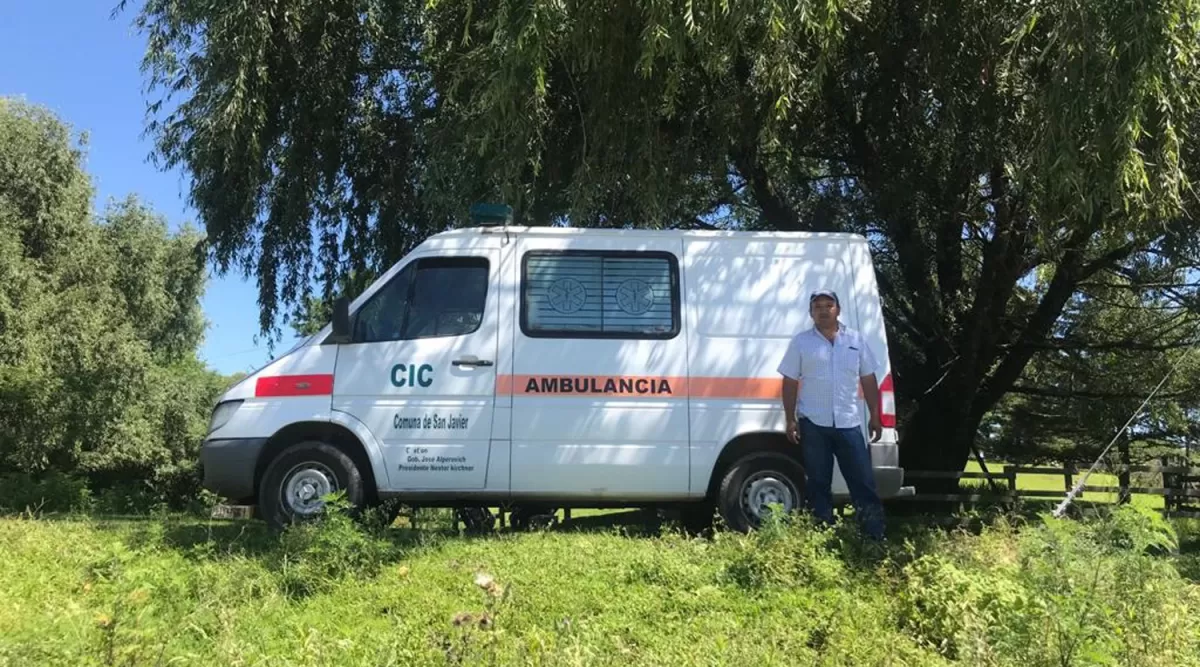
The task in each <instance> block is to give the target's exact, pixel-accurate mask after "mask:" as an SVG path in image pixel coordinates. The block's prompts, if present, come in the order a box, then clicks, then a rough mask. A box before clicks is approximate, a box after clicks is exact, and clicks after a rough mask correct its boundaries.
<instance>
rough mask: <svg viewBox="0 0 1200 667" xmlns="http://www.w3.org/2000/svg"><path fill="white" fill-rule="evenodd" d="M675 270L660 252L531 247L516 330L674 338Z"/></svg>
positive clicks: (580, 335)
mask: <svg viewBox="0 0 1200 667" xmlns="http://www.w3.org/2000/svg"><path fill="white" fill-rule="evenodd" d="M678 276H679V271H678V264H677V262H676V260H675V257H674V256H673V255H671V254H669V253H663V252H612V251H586V250H581V251H558V252H546V251H536V252H530V253H527V254H526V255H525V258H524V263H523V269H522V289H521V330H522V331H523V332H524V333H525V334H526V335H527V336H534V337H554V338H673V337H674V336H675V335H676V334H678V333H679V319H680V318H679V278H678Z"/></svg>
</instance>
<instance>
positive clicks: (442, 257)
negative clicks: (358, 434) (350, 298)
mask: <svg viewBox="0 0 1200 667" xmlns="http://www.w3.org/2000/svg"><path fill="white" fill-rule="evenodd" d="M500 274H501V267H500V252H499V251H498V250H496V249H494V248H488V247H471V246H469V245H468V246H466V247H461V248H455V247H445V248H439V249H437V250H435V251H429V252H426V253H424V254H418V255H414V256H413V257H411V258H409V260H408V261H407V263H406V264H405V265H404V266H403V267H402V268H400V270H399V271H397V272H396V273H395V274H394V275H393V276H392V278H391V279H390V280H389V281H388V282H387V283H386V284H384V285H382V286H381V287H380V288H379V289H378V290H377V291H376V292H375V293H374V294H373V295H372V296H371V297H370V298H369V299H368V300H367V301H366V302H365V303H364V304H363V306H362V307H361V308H359V309H358V310H357V311H356V313H355V315H354V317H353V335H354V342H353V343H351V344H347V345H342V346H341V349H340V350H339V353H338V360H337V372H336V375H335V380H334V396H333V407H334V409H335V410H341V411H344V412H347V413H349V414H350V415H352V416H354V417H355V418H357V419H358V420H360V421H362V422H363V423H364V424H366V425H367V427H368V428H369V429H370V430H371V432H372V433H373V434H374V436H375V437H376V439H377V440H378V441H379V442H380V443H382V447H383V450H384V459H385V460H386V462H387V469H388V481H389V482H390V484H389V485H390V487H391V488H392V489H395V490H455V489H463V490H470V489H482V488H483V487H484V485H485V484H486V481H487V479H486V477H487V468H488V457H489V454H490V440H491V432H492V419H493V414H494V411H495V389H496V360H497V354H498V350H497V346H498V332H499V327H500V319H501V318H500V312H499V306H498V302H499V300H500V291H501V290H500V289H499V284H500V280H499V276H500Z"/></svg>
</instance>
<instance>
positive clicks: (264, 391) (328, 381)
mask: <svg viewBox="0 0 1200 667" xmlns="http://www.w3.org/2000/svg"><path fill="white" fill-rule="evenodd" d="M332 394H333V376H332V375H277V376H275V377H262V378H258V382H257V383H256V384H255V385H254V395H255V396H256V397H259V398H264V397H277V396H330V395H332Z"/></svg>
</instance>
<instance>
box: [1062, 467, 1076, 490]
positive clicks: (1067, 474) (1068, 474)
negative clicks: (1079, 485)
mask: <svg viewBox="0 0 1200 667" xmlns="http://www.w3.org/2000/svg"><path fill="white" fill-rule="evenodd" d="M1074 476H1075V464H1074V463H1067V464H1066V465H1064V466H1063V483H1064V484H1066V485H1067V487H1066V489H1065V491H1066V492H1067V493H1070V492H1071V478H1073V477H1074Z"/></svg>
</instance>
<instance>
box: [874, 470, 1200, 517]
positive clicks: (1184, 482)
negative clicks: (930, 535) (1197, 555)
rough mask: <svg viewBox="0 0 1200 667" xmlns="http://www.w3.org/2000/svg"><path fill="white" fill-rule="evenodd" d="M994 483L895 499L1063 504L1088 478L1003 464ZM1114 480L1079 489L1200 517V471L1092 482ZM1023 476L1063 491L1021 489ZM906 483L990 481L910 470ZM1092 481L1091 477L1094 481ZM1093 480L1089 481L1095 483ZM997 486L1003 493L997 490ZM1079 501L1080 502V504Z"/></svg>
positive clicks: (1124, 473) (1120, 473)
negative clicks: (1154, 500) (1159, 501)
mask: <svg viewBox="0 0 1200 667" xmlns="http://www.w3.org/2000/svg"><path fill="white" fill-rule="evenodd" d="M988 470H989V472H990V473H991V475H990V477H991V480H992V483H989V484H984V485H982V486H980V487H979V488H978V489H977V490H976V489H975V488H971V489H961V487H960V489H961V491H960V492H959V493H917V494H916V495H912V496H902V497H899V498H896V499H895V500H898V501H907V502H933V503H965V504H972V503H980V502H997V501H1001V502H1003V501H1011V500H1014V499H1017V498H1040V499H1061V498H1063V497H1065V496H1066V494H1067V493H1068V492H1070V491H1071V490H1072V489H1073V488H1075V485H1076V484H1077V483H1078V480H1079V478H1080V477H1081V476H1082V475H1084V474H1086V473H1087V470H1088V469H1087V468H1079V467H1077V466H1075V465H1073V464H1069V463H1068V464H1066V465H1064V466H1061V467H1048V466H1022V465H1007V464H1002V465H998V466H996V467H991V466H989V467H988ZM1105 473H1107V474H1109V475H1115V476H1116V477H1117V480H1118V483H1117V485H1116V486H1113V485H1111V484H1091V483H1089V484H1086V485H1084V486H1083V487H1082V488H1081V489H1080V493H1081V496H1082V495H1083V494H1087V493H1115V494H1117V502H1118V503H1124V502H1129V501H1130V499H1131V497H1132V496H1133V495H1135V494H1137V495H1153V496H1162V498H1163V512H1164V513H1165V514H1166V515H1167V516H1174V517H1189V518H1200V468H1195V467H1190V466H1182V465H1170V464H1167V463H1161V464H1150V465H1127V464H1112V465H1099V466H1097V467H1096V470H1095V471H1094V472H1093V477H1092V478H1094V477H1095V475H1100V474H1105ZM1134 473H1141V474H1148V475H1154V476H1157V477H1158V480H1157V481H1159V482H1160V484H1159V485H1157V486H1138V485H1135V484H1133V483H1132V481H1131V476H1132V475H1133V474H1134ZM1021 475H1043V476H1044V475H1053V476H1057V477H1059V478H1061V479H1062V481H1063V486H1062V489H1061V490H1059V489H1045V488H1042V489H1033V488H1022V485H1021V484H1020V483H1019V482H1018V478H1019V477H1020V476H1021ZM904 479H905V484H908V485H914V484H915V485H917V486H919V485H920V482H922V481H925V480H959V481H961V480H964V479H966V480H984V481H986V480H988V479H989V475H988V474H987V473H984V472H982V471H980V472H973V471H963V472H945V471H927V470H907V469H906V470H905V471H904ZM1090 479H1091V478H1090ZM1090 479H1089V481H1090ZM996 486H998V487H999V488H995V487H996ZM1079 499H1080V498H1077V500H1079ZM1082 501H1083V502H1096V500H1095V499H1093V498H1086V497H1082Z"/></svg>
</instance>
